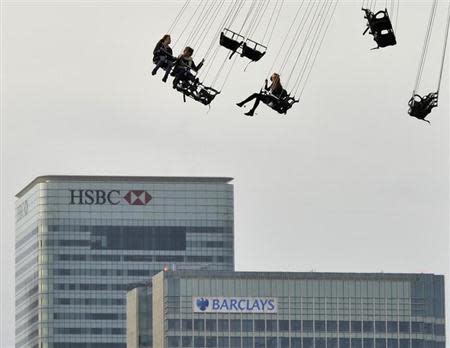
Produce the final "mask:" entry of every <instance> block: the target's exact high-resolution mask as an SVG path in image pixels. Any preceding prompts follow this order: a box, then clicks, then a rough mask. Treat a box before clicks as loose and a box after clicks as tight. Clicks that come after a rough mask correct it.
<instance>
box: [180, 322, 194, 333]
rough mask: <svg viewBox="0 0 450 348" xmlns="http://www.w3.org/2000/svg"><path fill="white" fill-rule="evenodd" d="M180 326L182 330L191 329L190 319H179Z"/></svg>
mask: <svg viewBox="0 0 450 348" xmlns="http://www.w3.org/2000/svg"><path fill="white" fill-rule="evenodd" d="M181 327H182V329H183V331H191V330H192V320H190V319H183V320H182V321H181Z"/></svg>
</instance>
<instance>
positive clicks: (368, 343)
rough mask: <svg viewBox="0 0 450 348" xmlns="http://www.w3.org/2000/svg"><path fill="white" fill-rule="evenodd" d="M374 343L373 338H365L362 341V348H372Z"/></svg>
mask: <svg viewBox="0 0 450 348" xmlns="http://www.w3.org/2000/svg"><path fill="white" fill-rule="evenodd" d="M374 347H375V341H374V339H373V338H365V339H364V348H374Z"/></svg>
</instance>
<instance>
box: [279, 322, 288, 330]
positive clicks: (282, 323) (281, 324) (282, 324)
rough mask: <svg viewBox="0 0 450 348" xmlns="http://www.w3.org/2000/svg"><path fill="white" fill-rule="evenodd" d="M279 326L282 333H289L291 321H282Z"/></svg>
mask: <svg viewBox="0 0 450 348" xmlns="http://www.w3.org/2000/svg"><path fill="white" fill-rule="evenodd" d="M278 326H279V330H280V331H289V320H280V321H279V322H278Z"/></svg>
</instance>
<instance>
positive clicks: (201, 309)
mask: <svg viewBox="0 0 450 348" xmlns="http://www.w3.org/2000/svg"><path fill="white" fill-rule="evenodd" d="M192 308H193V311H194V312H195V313H277V311H278V303H277V299H276V298H274V297H206V296H205V297H193V298H192Z"/></svg>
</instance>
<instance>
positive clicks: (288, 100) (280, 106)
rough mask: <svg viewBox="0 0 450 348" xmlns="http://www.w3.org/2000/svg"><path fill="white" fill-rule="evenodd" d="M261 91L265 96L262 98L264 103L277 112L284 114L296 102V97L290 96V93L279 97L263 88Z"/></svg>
mask: <svg viewBox="0 0 450 348" xmlns="http://www.w3.org/2000/svg"><path fill="white" fill-rule="evenodd" d="M261 93H262V94H263V95H265V96H266V97H267V99H266V98H264V99H263V100H262V101H263V103H264V104H266V105H267V106H268V107H270V108H271V109H273V110H275V111H276V112H278V113H279V114H285V115H286V113H287V111H288V110H289V109H290V108H292V106H293V105H294V104H295V103H298V102H299V101H298V99H295V98H294V97H291V96H290V95H287V96H285V97H282V98H279V97H277V96H275V95H273V94H271V93H269V92H267V91H265V90H261Z"/></svg>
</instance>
